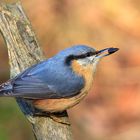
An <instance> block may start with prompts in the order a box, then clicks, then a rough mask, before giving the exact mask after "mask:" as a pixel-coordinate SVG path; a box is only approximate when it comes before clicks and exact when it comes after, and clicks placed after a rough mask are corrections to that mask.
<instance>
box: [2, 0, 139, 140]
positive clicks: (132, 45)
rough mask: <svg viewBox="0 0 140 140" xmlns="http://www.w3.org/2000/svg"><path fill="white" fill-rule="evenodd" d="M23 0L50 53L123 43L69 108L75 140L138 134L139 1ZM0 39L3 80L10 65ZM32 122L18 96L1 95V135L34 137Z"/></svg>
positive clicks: (124, 139)
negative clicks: (83, 95) (76, 46)
mask: <svg viewBox="0 0 140 140" xmlns="http://www.w3.org/2000/svg"><path fill="white" fill-rule="evenodd" d="M13 1H14V0H1V2H13ZM21 2H22V4H23V7H24V9H25V11H26V14H27V15H28V17H29V19H30V21H31V23H32V25H33V28H34V31H35V32H36V34H37V37H38V40H39V42H40V45H41V47H42V48H43V50H44V52H45V54H46V56H47V57H51V56H53V55H55V54H56V53H57V52H58V51H60V50H62V49H64V48H66V47H69V46H71V45H74V44H87V45H90V46H93V47H94V46H95V47H96V48H97V49H101V48H105V47H112V46H113V47H119V48H120V51H119V52H118V53H116V54H114V55H112V56H110V57H108V58H105V59H104V60H103V61H102V62H101V63H100V65H99V66H98V71H97V73H96V78H95V82H94V84H93V85H94V86H93V88H92V89H91V92H90V94H88V96H87V97H86V98H85V100H84V101H82V102H81V103H80V104H79V105H77V106H76V107H74V108H72V109H70V110H69V115H70V118H71V120H72V124H73V130H74V134H75V139H76V140H138V139H140V136H139V129H140V94H139V93H140V77H139V71H140V55H139V52H140V46H139V44H140V41H139V38H140V28H139V24H140V1H139V0H88V1H87V0H76V1H75V0H30V1H29V0H24V1H21ZM0 42H1V47H0V49H1V51H0V66H1V68H0V79H1V82H4V81H6V80H7V79H8V77H9V66H8V56H7V50H6V47H5V44H4V43H3V39H2V38H0ZM30 127H31V126H30V125H29V124H28V122H27V120H26V119H25V118H24V116H23V115H22V113H21V112H20V110H19V108H18V106H17V104H16V102H15V100H14V99H4V98H0V140H23V139H24V140H25V139H26V140H31V139H34V138H33V134H32V133H31V129H30Z"/></svg>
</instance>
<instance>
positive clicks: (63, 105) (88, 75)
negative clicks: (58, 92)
mask: <svg viewBox="0 0 140 140" xmlns="http://www.w3.org/2000/svg"><path fill="white" fill-rule="evenodd" d="M72 68H73V71H74V72H75V73H76V74H78V75H80V76H83V77H84V79H85V87H84V88H83V89H82V90H81V92H80V94H78V95H76V96H74V97H70V98H61V99H42V100H35V101H34V105H35V106H36V107H37V108H38V109H41V110H44V111H48V112H60V111H63V110H66V109H68V108H70V107H72V106H74V105H76V104H78V103H79V102H80V101H81V100H82V99H83V98H84V97H85V95H86V94H87V93H88V91H89V89H90V87H91V85H92V82H93V66H92V65H88V66H85V67H83V66H81V65H80V64H79V63H78V62H77V61H76V60H74V61H73V62H72Z"/></svg>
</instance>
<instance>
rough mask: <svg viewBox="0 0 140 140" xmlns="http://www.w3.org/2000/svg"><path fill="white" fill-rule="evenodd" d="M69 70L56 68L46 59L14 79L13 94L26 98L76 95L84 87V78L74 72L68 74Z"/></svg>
mask: <svg viewBox="0 0 140 140" xmlns="http://www.w3.org/2000/svg"><path fill="white" fill-rule="evenodd" d="M61 71H63V72H61ZM68 71H69V70H68V69H57V70H54V68H53V65H52V66H51V63H50V64H48V63H47V62H46V61H43V62H41V63H40V64H37V65H34V66H32V67H31V68H29V69H27V70H25V71H24V72H23V73H21V74H20V75H19V76H17V77H16V78H14V79H13V81H12V83H13V96H15V97H25V98H66V97H69V96H74V95H75V94H78V93H79V92H80V90H81V89H82V88H83V80H82V79H81V78H79V77H78V78H79V79H78V78H77V77H76V76H75V75H73V74H72V75H70V76H68V75H69V74H70V72H68ZM67 73H68V74H67ZM68 77H70V79H68ZM74 78H75V79H74Z"/></svg>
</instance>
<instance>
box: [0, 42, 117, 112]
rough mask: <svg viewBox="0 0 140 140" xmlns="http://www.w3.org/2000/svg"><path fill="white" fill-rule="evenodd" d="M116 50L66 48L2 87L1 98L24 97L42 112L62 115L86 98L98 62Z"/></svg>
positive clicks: (84, 46) (83, 46)
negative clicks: (61, 113) (60, 113)
mask: <svg viewBox="0 0 140 140" xmlns="http://www.w3.org/2000/svg"><path fill="white" fill-rule="evenodd" d="M118 50H119V49H118V48H112V47H111V48H105V49H102V50H96V49H95V48H93V47H90V46H87V45H74V46H72V47H70V48H66V49H64V50H62V51H61V52H59V53H57V54H56V55H55V56H53V57H51V58H49V59H46V60H43V61H41V62H39V63H38V64H35V65H33V66H31V67H29V68H27V69H26V70H24V71H23V72H21V73H20V74H18V75H17V76H16V77H14V78H13V79H10V80H8V81H7V82H5V83H3V84H1V85H0V97H15V98H24V99H26V100H30V101H31V102H32V104H33V106H34V107H35V108H37V109H39V110H41V111H46V112H51V113H53V112H63V111H64V110H67V109H69V108H71V107H73V106H75V105H76V104H78V103H79V102H80V101H81V100H82V99H83V98H84V97H85V96H86V95H87V93H88V92H89V90H90V89H91V87H92V83H93V78H94V73H95V71H96V66H97V64H98V62H99V61H100V60H101V59H102V58H103V57H105V56H108V55H110V54H112V53H114V52H116V51H118Z"/></svg>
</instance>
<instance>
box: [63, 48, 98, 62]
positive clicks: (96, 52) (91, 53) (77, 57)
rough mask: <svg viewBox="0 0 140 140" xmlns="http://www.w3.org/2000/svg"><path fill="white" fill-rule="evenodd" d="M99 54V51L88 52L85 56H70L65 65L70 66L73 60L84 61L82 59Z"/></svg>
mask: <svg viewBox="0 0 140 140" xmlns="http://www.w3.org/2000/svg"><path fill="white" fill-rule="evenodd" d="M96 54H98V51H95V52H87V53H85V54H80V55H70V56H68V57H67V58H66V60H65V63H66V64H70V63H71V61H72V60H77V59H80V58H81V59H82V58H86V57H90V56H92V55H96Z"/></svg>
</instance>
